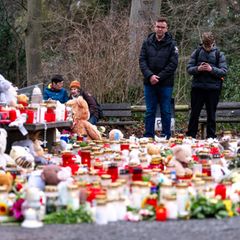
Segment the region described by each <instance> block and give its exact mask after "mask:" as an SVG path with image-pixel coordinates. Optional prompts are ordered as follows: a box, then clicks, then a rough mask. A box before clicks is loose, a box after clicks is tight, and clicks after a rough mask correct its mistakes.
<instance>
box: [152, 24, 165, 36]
mask: <svg viewBox="0 0 240 240" xmlns="http://www.w3.org/2000/svg"><path fill="white" fill-rule="evenodd" d="M154 30H155V32H156V35H157V38H158V39H162V38H163V37H164V35H165V33H166V32H167V30H168V27H167V23H166V22H155V26H154Z"/></svg>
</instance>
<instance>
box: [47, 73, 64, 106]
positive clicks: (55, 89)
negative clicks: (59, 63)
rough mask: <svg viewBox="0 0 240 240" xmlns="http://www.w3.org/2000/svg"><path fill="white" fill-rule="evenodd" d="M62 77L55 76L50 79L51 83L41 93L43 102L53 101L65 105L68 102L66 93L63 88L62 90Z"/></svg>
mask: <svg viewBox="0 0 240 240" xmlns="http://www.w3.org/2000/svg"><path fill="white" fill-rule="evenodd" d="M63 82H64V79H63V76H62V75H59V74H56V75H54V76H53V77H52V78H51V83H50V84H48V86H47V87H46V88H45V89H44V91H43V99H44V100H50V99H51V100H55V101H59V102H60V103H65V102H67V101H68V93H67V90H66V89H65V88H63Z"/></svg>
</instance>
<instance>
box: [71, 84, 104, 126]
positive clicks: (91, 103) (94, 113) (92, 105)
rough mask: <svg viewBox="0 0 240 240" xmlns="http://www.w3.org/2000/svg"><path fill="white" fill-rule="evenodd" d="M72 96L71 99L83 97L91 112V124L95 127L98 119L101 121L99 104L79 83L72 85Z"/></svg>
mask: <svg viewBox="0 0 240 240" xmlns="http://www.w3.org/2000/svg"><path fill="white" fill-rule="evenodd" d="M69 88H70V96H69V99H73V98H77V97H79V96H82V97H83V99H84V100H85V101H86V102H87V104H88V108H89V112H90V118H89V120H88V121H89V122H90V123H92V124H93V125H96V123H97V121H98V119H99V110H98V104H97V102H96V100H95V98H94V97H93V96H92V95H91V94H90V93H88V92H86V91H84V90H82V89H81V84H80V82H79V81H77V80H74V81H72V82H71V83H70V87H69Z"/></svg>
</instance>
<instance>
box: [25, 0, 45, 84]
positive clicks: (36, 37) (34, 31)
mask: <svg viewBox="0 0 240 240" xmlns="http://www.w3.org/2000/svg"><path fill="white" fill-rule="evenodd" d="M41 6H42V4H41V0H28V19H27V29H26V31H25V34H26V39H25V48H26V62H27V85H32V84H36V83H39V82H41V81H42V68H41V37H40V35H41Z"/></svg>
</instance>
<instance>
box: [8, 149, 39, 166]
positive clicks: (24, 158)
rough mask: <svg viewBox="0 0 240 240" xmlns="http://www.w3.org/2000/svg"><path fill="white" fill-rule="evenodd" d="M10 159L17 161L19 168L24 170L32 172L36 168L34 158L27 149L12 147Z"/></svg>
mask: <svg viewBox="0 0 240 240" xmlns="http://www.w3.org/2000/svg"><path fill="white" fill-rule="evenodd" d="M10 157H11V158H12V159H13V160H14V161H15V163H16V165H17V167H18V168H20V169H22V170H23V169H24V170H32V169H33V168H34V165H35V164H34V157H33V155H32V154H31V153H30V152H29V148H27V147H22V146H12V148H11V151H10Z"/></svg>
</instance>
